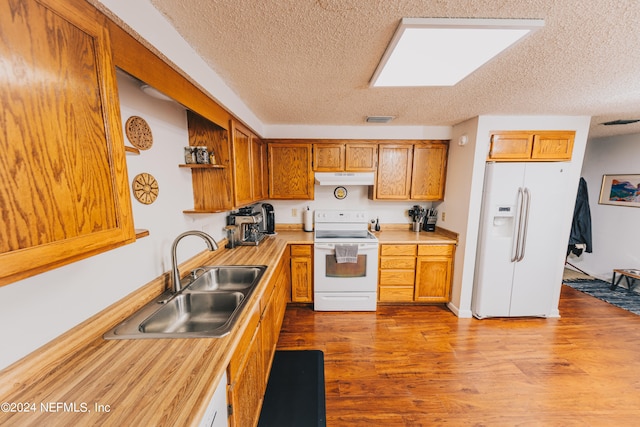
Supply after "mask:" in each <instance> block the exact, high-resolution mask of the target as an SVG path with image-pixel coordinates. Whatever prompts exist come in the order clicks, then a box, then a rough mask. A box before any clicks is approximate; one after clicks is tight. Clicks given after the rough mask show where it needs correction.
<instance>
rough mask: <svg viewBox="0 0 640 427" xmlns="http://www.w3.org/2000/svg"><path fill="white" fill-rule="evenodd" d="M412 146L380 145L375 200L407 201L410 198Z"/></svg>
mask: <svg viewBox="0 0 640 427" xmlns="http://www.w3.org/2000/svg"><path fill="white" fill-rule="evenodd" d="M412 159H413V146H411V145H394V144H380V145H379V146H378V175H377V178H376V189H375V195H376V199H380V200H407V199H408V198H409V196H410V192H409V190H410V186H411V166H412Z"/></svg>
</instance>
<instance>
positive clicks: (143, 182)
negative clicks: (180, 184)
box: [131, 173, 160, 205]
mask: <svg viewBox="0 0 640 427" xmlns="http://www.w3.org/2000/svg"><path fill="white" fill-rule="evenodd" d="M131 186H132V187H133V196H134V197H135V198H136V200H137V201H139V202H140V203H144V204H145V205H150V204H151V203H153V202H155V201H156V199H157V198H158V193H159V192H160V187H159V186H158V181H156V179H155V178H154V177H153V175H151V174H148V173H141V174H138V175H136V176H135V178H133V184H132V185H131Z"/></svg>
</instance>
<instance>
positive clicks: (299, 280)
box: [291, 245, 313, 302]
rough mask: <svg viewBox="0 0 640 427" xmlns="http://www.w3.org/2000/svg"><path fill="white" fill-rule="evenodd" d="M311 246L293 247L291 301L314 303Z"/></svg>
mask: <svg viewBox="0 0 640 427" xmlns="http://www.w3.org/2000/svg"><path fill="white" fill-rule="evenodd" d="M311 249H312V246H311V245H291V301H292V302H313V262H312V258H311Z"/></svg>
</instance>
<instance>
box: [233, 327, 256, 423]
mask: <svg viewBox="0 0 640 427" xmlns="http://www.w3.org/2000/svg"><path fill="white" fill-rule="evenodd" d="M261 342H262V338H261V334H260V328H256V329H255V330H254V334H253V336H252V338H251V341H250V343H249V346H248V347H247V350H246V351H247V353H246V358H245V363H244V364H243V365H242V367H241V368H240V370H239V373H238V375H237V377H236V378H235V380H234V381H233V383H232V384H231V386H230V387H229V404H230V405H231V408H232V414H231V416H230V418H229V421H230V423H229V424H230V426H232V427H245V426H254V425H256V424H257V423H258V418H259V416H260V410H261V409H262V401H263V399H264V391H265V382H264V371H263V364H262V348H261Z"/></svg>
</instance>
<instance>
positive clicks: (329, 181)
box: [315, 172, 374, 186]
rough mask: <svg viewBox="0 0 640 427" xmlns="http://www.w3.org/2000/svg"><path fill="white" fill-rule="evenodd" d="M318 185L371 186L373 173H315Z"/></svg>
mask: <svg viewBox="0 0 640 427" xmlns="http://www.w3.org/2000/svg"><path fill="white" fill-rule="evenodd" d="M315 176H316V184H318V185H334V186H335V185H373V181H374V178H373V172H316V175H315Z"/></svg>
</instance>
